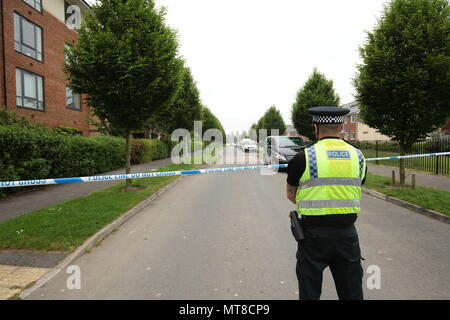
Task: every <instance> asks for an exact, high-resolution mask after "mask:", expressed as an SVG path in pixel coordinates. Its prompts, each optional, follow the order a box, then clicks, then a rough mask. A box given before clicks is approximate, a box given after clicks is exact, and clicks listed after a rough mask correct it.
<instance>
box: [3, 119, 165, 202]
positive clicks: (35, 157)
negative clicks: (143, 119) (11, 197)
mask: <svg viewBox="0 0 450 320" xmlns="http://www.w3.org/2000/svg"><path fill="white" fill-rule="evenodd" d="M169 150H170V149H169V146H168V144H167V143H166V142H163V141H160V140H150V139H138V140H133V141H132V163H133V164H137V163H143V162H149V161H153V160H156V159H162V158H167V157H169V156H170V151H169ZM124 164H125V139H123V138H118V137H110V136H97V137H89V138H86V137H81V136H71V135H67V134H58V133H57V132H55V131H54V130H50V129H48V128H45V127H33V126H31V127H26V126H18V125H16V124H14V125H0V181H13V180H32V179H45V178H61V177H79V176H90V175H94V174H97V173H102V172H106V171H112V170H116V169H119V168H123V166H124ZM6 190H8V192H11V191H14V190H12V189H0V196H2V195H4V194H5V191H6Z"/></svg>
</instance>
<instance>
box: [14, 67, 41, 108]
mask: <svg viewBox="0 0 450 320" xmlns="http://www.w3.org/2000/svg"><path fill="white" fill-rule="evenodd" d="M43 82H44V80H43V78H42V77H41V76H38V75H37V74H34V73H31V72H28V71H25V70H22V69H19V68H17V69H16V104H17V106H19V107H23V108H30V109H35V110H40V111H43V110H44V84H43Z"/></svg>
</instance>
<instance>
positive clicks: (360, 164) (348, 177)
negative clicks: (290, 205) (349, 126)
mask: <svg viewBox="0 0 450 320" xmlns="http://www.w3.org/2000/svg"><path fill="white" fill-rule="evenodd" d="M305 157H306V168H305V172H304V173H303V175H302V177H301V178H300V181H299V186H298V188H297V195H296V201H297V211H298V213H299V214H302V215H328V214H348V213H358V212H360V210H361V209H360V199H361V184H362V180H363V178H364V174H365V159H364V155H363V154H362V152H361V151H360V150H359V149H357V148H355V147H353V146H352V145H350V144H348V143H346V142H345V141H343V140H340V139H323V140H319V141H318V142H316V143H315V144H314V145H311V146H310V147H308V148H306V149H305Z"/></svg>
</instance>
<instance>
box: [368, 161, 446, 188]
mask: <svg viewBox="0 0 450 320" xmlns="http://www.w3.org/2000/svg"><path fill="white" fill-rule="evenodd" d="M367 170H368V171H369V172H371V173H375V174H378V175H380V176H384V177H389V178H391V177H392V171H393V170H394V171H395V179H396V181H397V182H398V181H400V172H399V169H398V168H393V167H385V166H382V165H376V164H369V165H368V169H367ZM413 174H415V175H416V184H417V185H422V186H427V187H432V188H436V189H440V190H445V191H449V192H450V177H447V176H444V175H435V174H427V173H424V172H419V171H415V170H411V169H406V181H407V182H411V179H412V178H411V176H412V175H413Z"/></svg>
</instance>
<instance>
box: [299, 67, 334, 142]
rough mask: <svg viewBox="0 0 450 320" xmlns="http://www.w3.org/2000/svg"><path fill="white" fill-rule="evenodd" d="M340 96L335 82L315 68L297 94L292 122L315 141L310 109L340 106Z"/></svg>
mask: <svg viewBox="0 0 450 320" xmlns="http://www.w3.org/2000/svg"><path fill="white" fill-rule="evenodd" d="M339 103H340V99H339V96H338V95H337V93H336V92H335V90H334V88H333V81H332V80H328V79H327V78H326V77H325V75H324V74H322V73H320V72H319V71H318V70H317V69H316V68H314V70H313V72H312V74H311V76H310V77H309V78H308V80H307V81H306V82H305V84H304V85H303V87H302V88H300V90H299V91H298V92H297V97H296V100H295V103H294V104H293V105H292V109H291V120H292V123H293V125H294V127H295V129H296V130H297V132H298V133H299V134H301V135H303V136H305V137H307V138H308V139H310V140H314V139H315V135H314V130H313V127H312V116H311V115H310V114H309V113H308V109H309V108H312V107H318V106H338V105H339Z"/></svg>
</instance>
